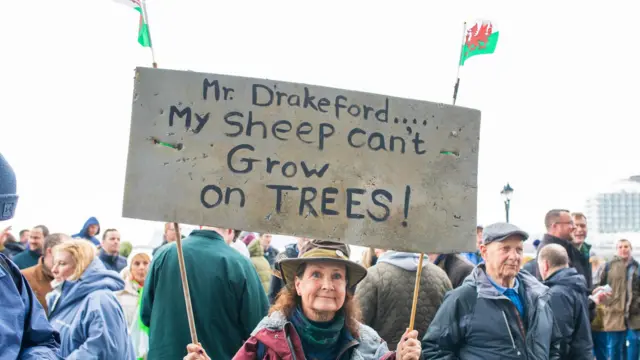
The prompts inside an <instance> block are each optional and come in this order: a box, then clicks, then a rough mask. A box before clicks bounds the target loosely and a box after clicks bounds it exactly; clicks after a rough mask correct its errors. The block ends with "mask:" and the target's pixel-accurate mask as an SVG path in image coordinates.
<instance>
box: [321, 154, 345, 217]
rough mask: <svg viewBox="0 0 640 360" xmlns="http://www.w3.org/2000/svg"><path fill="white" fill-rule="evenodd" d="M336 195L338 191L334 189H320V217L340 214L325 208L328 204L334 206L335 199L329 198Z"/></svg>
mask: <svg viewBox="0 0 640 360" xmlns="http://www.w3.org/2000/svg"><path fill="white" fill-rule="evenodd" d="M328 165H329V164H327V166H328ZM336 194H338V189H336V188H334V187H328V188H324V189H322V204H321V205H320V211H321V212H322V215H328V216H332V215H339V214H340V213H339V212H337V211H336V210H333V209H329V208H328V207H327V205H329V204H335V202H336V199H335V197H329V196H332V195H336Z"/></svg>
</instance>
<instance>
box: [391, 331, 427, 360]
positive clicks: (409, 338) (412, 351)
mask: <svg viewBox="0 0 640 360" xmlns="http://www.w3.org/2000/svg"><path fill="white" fill-rule="evenodd" d="M421 353H422V346H421V345H420V341H418V332H417V331H416V330H412V331H409V329H407V331H405V333H404V335H402V340H400V342H399V343H398V348H397V349H396V359H397V360H420V355H421Z"/></svg>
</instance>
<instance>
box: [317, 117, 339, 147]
mask: <svg viewBox="0 0 640 360" xmlns="http://www.w3.org/2000/svg"><path fill="white" fill-rule="evenodd" d="M335 132H336V128H334V127H333V125H331V124H329V123H321V124H320V140H318V141H319V142H318V149H320V150H324V140H325V139H328V138H329V137H330V136H331V135H333V133H335Z"/></svg>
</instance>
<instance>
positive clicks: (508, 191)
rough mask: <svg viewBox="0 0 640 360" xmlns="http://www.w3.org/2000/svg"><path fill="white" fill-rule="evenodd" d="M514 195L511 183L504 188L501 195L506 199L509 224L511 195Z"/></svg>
mask: <svg viewBox="0 0 640 360" xmlns="http://www.w3.org/2000/svg"><path fill="white" fill-rule="evenodd" d="M512 194H513V188H512V187H511V185H509V183H507V185H505V186H504V187H503V188H502V191H500V195H502V198H503V199H504V212H505V215H506V216H507V222H509V207H510V206H511V195H512Z"/></svg>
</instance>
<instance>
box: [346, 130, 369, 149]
mask: <svg viewBox="0 0 640 360" xmlns="http://www.w3.org/2000/svg"><path fill="white" fill-rule="evenodd" d="M355 134H362V135H366V134H367V133H366V132H365V131H364V130H362V129H360V128H353V129H351V131H349V135H347V142H348V143H349V145H351V146H352V147H354V148H356V149H357V148H361V147H363V146H364V145H365V144H366V141H363V142H362V143H361V144H360V145H356V144H354V143H353V136H354V135H355Z"/></svg>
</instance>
